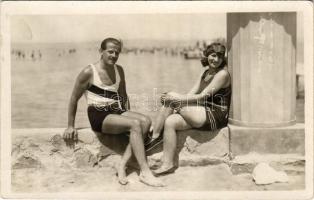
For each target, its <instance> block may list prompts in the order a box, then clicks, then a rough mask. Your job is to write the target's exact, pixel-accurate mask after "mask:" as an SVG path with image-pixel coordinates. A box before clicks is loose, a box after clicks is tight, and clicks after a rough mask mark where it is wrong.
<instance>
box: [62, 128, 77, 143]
mask: <svg viewBox="0 0 314 200" xmlns="http://www.w3.org/2000/svg"><path fill="white" fill-rule="evenodd" d="M63 139H64V141H65V143H66V145H67V146H68V147H70V148H74V145H75V143H76V142H77V141H78V134H77V130H76V129H75V128H74V127H68V128H67V129H65V131H64V133H63Z"/></svg>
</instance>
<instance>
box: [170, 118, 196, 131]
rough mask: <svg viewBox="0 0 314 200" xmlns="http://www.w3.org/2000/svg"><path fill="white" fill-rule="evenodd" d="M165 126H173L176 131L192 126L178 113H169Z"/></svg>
mask: <svg viewBox="0 0 314 200" xmlns="http://www.w3.org/2000/svg"><path fill="white" fill-rule="evenodd" d="M165 126H171V127H174V129H175V130H178V131H182V130H186V129H190V128H192V127H191V126H190V125H189V124H188V123H187V122H186V121H185V119H184V118H183V117H182V116H181V115H180V114H172V115H170V116H169V117H168V118H167V119H166V121H165Z"/></svg>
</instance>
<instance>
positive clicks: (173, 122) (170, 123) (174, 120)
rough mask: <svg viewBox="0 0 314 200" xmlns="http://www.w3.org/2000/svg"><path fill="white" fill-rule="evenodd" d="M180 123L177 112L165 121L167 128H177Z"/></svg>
mask: <svg viewBox="0 0 314 200" xmlns="http://www.w3.org/2000/svg"><path fill="white" fill-rule="evenodd" d="M178 123H179V119H178V116H177V115H176V114H173V115H170V116H169V117H167V119H166V121H165V128H172V129H176V128H177V125H178Z"/></svg>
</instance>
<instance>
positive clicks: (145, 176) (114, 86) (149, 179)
mask: <svg viewBox="0 0 314 200" xmlns="http://www.w3.org/2000/svg"><path fill="white" fill-rule="evenodd" d="M121 48H122V43H121V42H120V41H119V40H117V39H114V38H107V39H105V40H103V42H102V43H101V47H100V50H99V52H100V56H101V58H100V60H99V61H98V62H96V63H94V64H90V65H88V66H87V67H85V68H84V69H83V70H82V71H81V72H80V74H79V75H78V77H77V79H76V83H75V86H74V89H73V92H72V96H71V100H70V104H69V110H68V128H67V129H66V130H65V132H64V135H63V137H64V139H65V140H66V141H68V140H73V139H75V138H77V131H76V129H75V128H74V121H75V114H76V109H77V102H78V100H79V99H80V98H81V96H82V95H83V94H85V97H86V99H87V103H88V118H89V121H90V124H91V127H92V129H93V130H94V131H97V132H101V133H105V134H112V135H117V134H121V133H126V132H129V133H130V136H129V138H130V143H129V145H128V146H127V148H126V150H125V153H124V154H123V156H122V160H121V163H120V165H119V167H118V179H119V183H121V184H127V183H128V180H127V178H126V172H125V169H126V164H127V162H128V160H129V159H130V157H131V155H132V152H133V153H134V155H135V158H136V159H137V162H138V164H139V166H140V170H141V173H140V176H139V178H140V181H142V182H143V183H146V184H147V185H150V186H163V184H162V182H160V180H158V179H157V178H156V177H154V175H153V173H152V172H151V170H150V169H149V167H148V164H147V161H146V155H145V149H144V142H143V140H144V139H143V138H145V137H146V134H147V132H148V131H149V128H150V125H151V120H150V119H149V118H148V117H146V116H144V115H142V114H139V113H135V112H132V111H129V110H127V109H128V105H129V104H128V98H127V93H126V86H125V78H124V71H123V68H122V67H121V66H119V65H116V62H117V60H118V58H119V54H120V52H121Z"/></svg>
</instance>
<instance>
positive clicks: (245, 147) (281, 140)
mask: <svg viewBox="0 0 314 200" xmlns="http://www.w3.org/2000/svg"><path fill="white" fill-rule="evenodd" d="M228 127H229V130H230V151H231V153H232V155H234V156H236V155H243V154H248V153H250V152H258V153H261V154H301V155H304V152H305V141H304V138H305V131H304V124H302V123H297V124H295V125H292V126H286V127H277V128H251V127H240V126H235V125H230V124H229V125H228Z"/></svg>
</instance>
